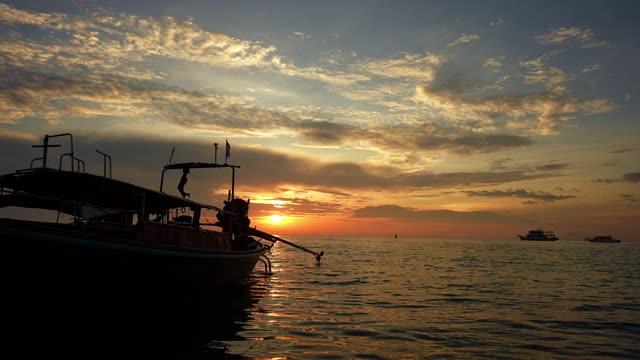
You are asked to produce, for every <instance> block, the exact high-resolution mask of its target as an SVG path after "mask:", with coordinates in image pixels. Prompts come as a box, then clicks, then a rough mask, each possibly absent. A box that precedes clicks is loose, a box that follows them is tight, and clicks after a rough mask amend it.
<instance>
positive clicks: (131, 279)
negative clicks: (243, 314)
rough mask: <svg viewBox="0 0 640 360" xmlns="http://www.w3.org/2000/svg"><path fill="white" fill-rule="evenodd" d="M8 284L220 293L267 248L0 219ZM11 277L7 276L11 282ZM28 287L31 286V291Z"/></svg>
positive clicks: (241, 278) (99, 290)
mask: <svg viewBox="0 0 640 360" xmlns="http://www.w3.org/2000/svg"><path fill="white" fill-rule="evenodd" d="M0 233H1V234H2V238H3V239H2V244H3V251H2V255H0V258H1V259H2V260H1V261H0V263H1V264H2V265H0V266H1V267H2V270H3V271H2V274H3V275H2V277H7V279H3V281H4V283H10V284H12V285H13V287H14V288H15V289H16V290H17V291H18V293H17V295H19V294H20V293H21V292H25V291H27V290H29V289H42V291H47V290H55V293H56V294H62V295H64V293H66V292H78V291H81V292H84V293H107V292H108V293H114V292H116V293H124V292H137V293H148V294H152V293H153V294H162V293H171V292H192V293H208V294H211V293H215V292H216V291H224V289H225V288H226V287H230V286H235V285H238V284H242V283H243V282H244V281H245V280H246V279H247V278H248V277H249V275H250V273H251V272H252V270H253V268H254V267H255V265H256V263H257V261H258V259H259V258H260V256H262V255H263V254H264V253H265V252H266V251H267V249H266V248H264V247H261V246H260V247H258V248H256V249H255V250H254V251H243V252H233V251H218V252H214V251H196V250H181V249H166V248H164V249H163V248H153V247H149V246H140V245H137V244H135V243H134V242H132V241H130V240H128V239H127V240H126V241H122V242H118V241H117V240H118V239H113V240H114V241H104V240H96V239H87V238H84V237H80V236H78V234H68V233H65V232H57V233H56V232H48V233H44V232H42V231H34V230H30V229H29V228H25V227H24V226H20V224H19V223H16V222H14V223H7V222H1V223H0ZM5 280H6V281H5ZM27 292H28V291H27Z"/></svg>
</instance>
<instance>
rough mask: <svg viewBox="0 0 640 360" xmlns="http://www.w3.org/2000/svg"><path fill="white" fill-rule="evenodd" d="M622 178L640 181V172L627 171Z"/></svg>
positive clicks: (634, 181) (629, 180) (632, 181)
mask: <svg viewBox="0 0 640 360" xmlns="http://www.w3.org/2000/svg"><path fill="white" fill-rule="evenodd" d="M622 179H623V180H624V181H626V182H630V183H636V184H637V183H640V172H632V173H626V174H624V175H622Z"/></svg>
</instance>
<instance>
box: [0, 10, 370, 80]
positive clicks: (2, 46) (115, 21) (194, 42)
mask: <svg viewBox="0 0 640 360" xmlns="http://www.w3.org/2000/svg"><path fill="white" fill-rule="evenodd" d="M0 22H4V23H7V24H13V25H15V24H29V25H33V26H36V27H38V28H40V29H41V30H43V31H44V30H46V31H49V32H50V34H49V39H48V41H47V43H40V42H37V41H29V40H17V39H13V40H8V41H5V42H2V43H0V54H3V55H4V56H5V57H6V59H7V60H6V61H7V62H8V64H10V65H12V66H20V67H29V66H30V65H33V64H38V65H39V66H41V67H49V68H54V69H60V68H63V69H66V70H67V71H72V72H76V71H88V72H95V71H102V72H107V71H109V72H110V73H111V74H117V75H120V76H131V77H137V78H144V79H157V78H161V77H162V76H163V74H156V73H153V72H151V71H149V70H148V69H144V68H143V69H139V67H141V66H143V65H144V62H145V61H148V60H150V59H155V58H166V59H172V60H179V61H186V62H192V63H200V64H206V65H210V66H216V67H220V68H226V69H242V68H258V69H262V70H265V71H273V72H276V73H279V74H282V75H286V76H292V77H300V78H305V79H311V80H317V81H321V82H325V83H329V84H334V85H348V84H352V83H355V82H357V81H366V80H368V77H366V76H363V75H360V74H354V73H344V72H340V71H332V70H329V69H322V68H318V67H298V66H296V65H295V64H293V63H292V62H290V61H288V60H287V59H285V58H284V57H283V56H281V55H279V54H278V53H277V48H276V47H275V46H270V45H265V44H263V43H262V42H260V41H249V40H241V39H236V38H233V37H230V36H228V35H225V34H222V33H215V32H209V31H206V30H204V29H203V28H201V27H200V26H199V25H197V24H195V23H194V22H193V20H192V19H186V20H182V21H181V20H177V19H175V18H173V17H163V18H160V19H156V18H153V17H141V16H136V15H129V14H125V13H119V14H111V13H108V12H106V11H105V10H102V9H94V10H92V11H88V12H87V14H86V15H85V16H77V15H66V14H59V13H52V14H46V13H37V12H33V11H29V10H20V9H17V8H15V7H12V6H9V5H5V4H0ZM295 34H298V35H296V36H300V34H303V33H299V32H296V33H294V35H295ZM304 37H305V38H309V37H310V35H308V34H304Z"/></svg>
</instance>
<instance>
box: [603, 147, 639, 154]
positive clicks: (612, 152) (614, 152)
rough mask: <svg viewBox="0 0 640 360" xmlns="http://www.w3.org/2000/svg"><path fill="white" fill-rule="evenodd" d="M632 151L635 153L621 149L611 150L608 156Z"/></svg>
mask: <svg viewBox="0 0 640 360" xmlns="http://www.w3.org/2000/svg"><path fill="white" fill-rule="evenodd" d="M632 151H635V150H634V149H630V148H622V149H616V150H611V151H609V154H624V153H628V152H632Z"/></svg>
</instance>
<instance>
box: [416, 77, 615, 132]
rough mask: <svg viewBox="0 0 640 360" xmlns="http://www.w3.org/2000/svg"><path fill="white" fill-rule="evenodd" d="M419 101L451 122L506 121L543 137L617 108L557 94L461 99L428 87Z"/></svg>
mask: <svg viewBox="0 0 640 360" xmlns="http://www.w3.org/2000/svg"><path fill="white" fill-rule="evenodd" d="M415 100H416V101H419V102H422V103H424V104H425V105H426V106H428V107H429V108H431V109H432V110H435V111H438V113H439V115H441V116H443V117H445V118H447V119H452V120H469V119H473V120H476V121H478V123H479V124H483V126H485V127H486V126H488V125H493V124H494V123H495V121H496V120H498V119H501V118H502V119H503V120H505V121H507V126H510V127H512V128H514V129H518V130H520V131H523V130H529V131H531V132H534V133H539V134H552V133H554V132H555V131H556V129H557V127H558V126H559V124H561V123H562V122H565V121H569V120H571V119H573V118H575V117H576V116H577V115H579V114H582V115H588V114H596V113H606V112H609V111H611V110H613V109H614V108H615V107H616V106H615V105H614V104H612V103H611V102H610V101H609V100H607V99H603V98H600V99H591V100H579V99H576V98H571V97H566V96H561V95H559V94H556V93H553V92H551V93H534V94H525V95H520V94H514V95H501V96H493V97H485V98H476V99H473V98H469V97H463V96H461V94H460V93H459V92H458V91H457V90H456V89H453V88H446V87H443V88H430V87H426V86H418V87H417V88H416V94H415Z"/></svg>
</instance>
